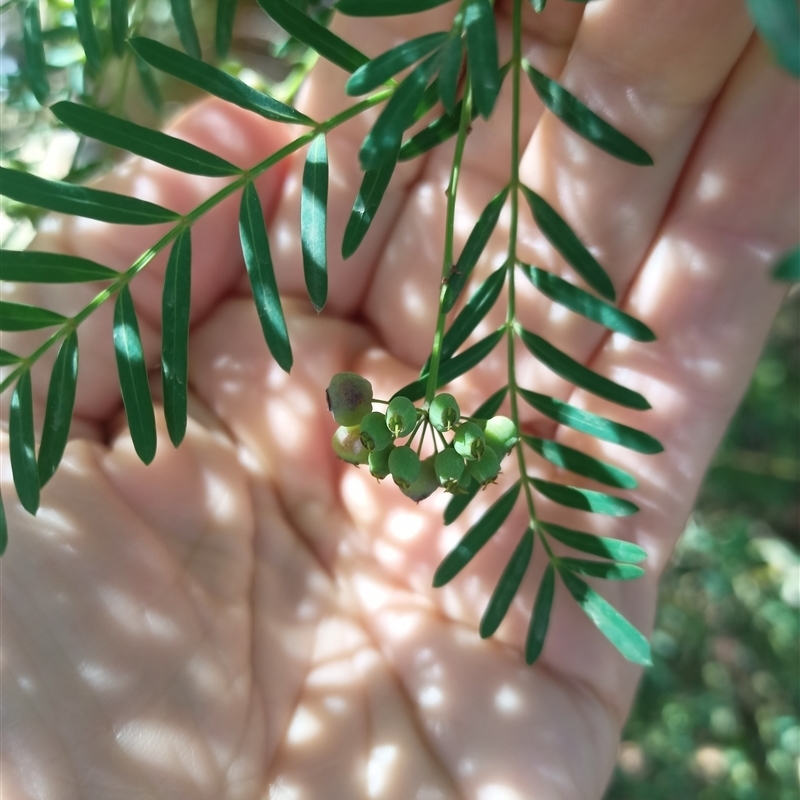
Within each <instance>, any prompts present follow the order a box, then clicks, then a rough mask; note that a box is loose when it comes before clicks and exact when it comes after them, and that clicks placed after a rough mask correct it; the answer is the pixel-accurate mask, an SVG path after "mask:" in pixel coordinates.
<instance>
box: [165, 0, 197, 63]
mask: <svg viewBox="0 0 800 800" xmlns="http://www.w3.org/2000/svg"><path fill="white" fill-rule="evenodd" d="M169 3H170V6H171V7H172V19H173V20H174V21H175V27H176V28H177V29H178V37H179V38H180V40H181V45H183V49H184V50H185V51H186V52H187V53H188V54H189V55H190V56H191V57H192V58H196V59H197V60H198V61H201V60H202V58H203V51H202V50H201V49H200V39H199V38H198V36H197V27H196V26H195V24H194V17H193V16H192V2H191V0H169Z"/></svg>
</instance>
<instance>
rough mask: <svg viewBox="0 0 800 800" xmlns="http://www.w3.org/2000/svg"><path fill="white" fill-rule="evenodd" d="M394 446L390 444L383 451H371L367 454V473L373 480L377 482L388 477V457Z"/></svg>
mask: <svg viewBox="0 0 800 800" xmlns="http://www.w3.org/2000/svg"><path fill="white" fill-rule="evenodd" d="M394 449H395V446H394V445H393V444H390V445H389V446H388V447H384V448H383V450H373V451H372V452H371V453H370V454H369V472H370V475H372V477H373V478H377V479H378V480H379V481H380V480H383V479H384V478H387V477H388V476H389V472H390V471H391V470H390V469H389V456H390V455H391V454H392V452H393V451H394Z"/></svg>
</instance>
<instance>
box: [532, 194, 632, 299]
mask: <svg viewBox="0 0 800 800" xmlns="http://www.w3.org/2000/svg"><path fill="white" fill-rule="evenodd" d="M521 188H522V193H523V194H524V195H525V199H526V200H527V201H528V205H529V206H530V209H531V213H532V214H533V218H534V219H535V220H536V224H537V225H538V226H539V230H540V231H541V232H542V233H543V234H544V236H545V237H546V238H547V240H548V241H549V242H550V244H552V245H553V247H555V249H556V250H558V252H559V253H561V255H562V256H563V257H564V258H565V259H566V261H567V263H568V264H569V265H570V266H572V267H573V269H574V270H575V271H576V272H577V273H578V274H579V275H580V276H581V277H582V278H583V279H584V280H585V281H586V283H588V284H589V286H591V287H592V289H594V290H595V291H596V292H598V293H599V294H601V295H603V297H605V298H607V299H609V300H613V299H614V298H615V297H616V292H615V291H614V285H613V284H612V283H611V278H609V277H608V274H607V273H606V271H605V270H604V269H603V268H602V267H601V266H600V264H599V263H598V262H597V260H596V259H595V257H594V256H593V255H592V254H591V253H590V252H589V251H588V250H587V249H586V248H585V247H584V246H583V244H582V242H581V241H580V239H578V237H577V236H576V235H575V233H574V232H573V230H572V228H570V226H569V225H568V224H567V223H566V222H565V221H564V219H563V218H562V217H561V216H560V215H559V214H558V212H557V211H556V210H555V209H554V208H553V207H552V206H551V205H550V204H549V203H548V202H547V201H546V200H545V199H544V198H543V197H540V196H539V195H538V194H536V192H534V191H532V190H531V189H529V188H528V187H527V186H523V187H521Z"/></svg>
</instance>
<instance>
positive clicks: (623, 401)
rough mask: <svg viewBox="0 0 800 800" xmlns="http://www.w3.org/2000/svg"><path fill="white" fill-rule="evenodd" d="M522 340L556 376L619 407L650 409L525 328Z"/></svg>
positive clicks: (630, 391)
mask: <svg viewBox="0 0 800 800" xmlns="http://www.w3.org/2000/svg"><path fill="white" fill-rule="evenodd" d="M517 332H518V333H519V337H520V339H522V343H523V344H524V345H525V347H527V348H528V350H529V351H530V353H531V354H532V355H533V356H535V357H536V358H537V359H538V360H539V361H541V362H542V364H544V365H545V366H546V367H548V368H549V369H551V370H552V371H553V372H555V373H556V375H560V376H561V377H562V378H564V379H565V380H568V381H569V382H570V383H574V384H575V385H576V386H580V388H581V389H586V391H587V392H591V393H592V394H595V395H597V396H598V397H602V398H604V399H605V400H610V401H611V402H612V403H616V404H617V405H620V406H626V407H627V408H636V409H639V410H640V411H641V410H645V409H648V408H650V407H651V406H650V403H648V402H647V400H646V399H645V398H644V397H643V396H642V395H641V394H639V392H635V391H633V389H628V388H626V387H625V386H620V384H618V383H616V382H615V381H612V380H609V379H608V378H605V377H603V376H602V375H599V374H598V373H596V372H595V371H594V370H591V369H589V368H588V367H585V366H584V365H583V364H581V363H580V362H579V361H576V360H575V359H574V358H571V357H570V356H568V355H567V354H566V353H564V352H563V351H561V350H559V349H558V348H557V347H554V346H553V345H552V344H550V342H548V341H547V340H546V339H543V338H542V337H541V336H537V335H536V334H535V333H532V332H531V331H526V330H525V329H524V328H518V331H517Z"/></svg>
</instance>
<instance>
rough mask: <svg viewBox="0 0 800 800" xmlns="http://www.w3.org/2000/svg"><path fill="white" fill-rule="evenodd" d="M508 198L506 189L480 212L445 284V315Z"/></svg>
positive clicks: (458, 293) (469, 272)
mask: <svg viewBox="0 0 800 800" xmlns="http://www.w3.org/2000/svg"><path fill="white" fill-rule="evenodd" d="M506 197H508V187H507V186H506V187H505V189H503V190H502V191H500V192H498V193H497V194H496V195H495V196H494V197H493V198H492V199H491V200H490V201H489V203H488V204H487V206H486V208H484V209H483V211H482V212H481V215H480V217H478V221H477V222H476V223H475V227H474V228H473V229H472V232H471V233H470V235H469V237H468V238H467V243H466V244H465V245H464V249H463V250H462V251H461V255H460V256H459V257H458V262H457V263H456V265H455V266H454V267H453V271H452V274H451V275H450V277H449V279H448V283H447V292H446V293H445V297H444V303H443V308H444V311H445V313H449V312H450V311H452V310H453V306H455V304H456V301H457V300H458V297H459V295H460V294H461V292H462V291H463V289H464V287H465V286H466V284H467V281H468V280H469V277H470V275H471V274H472V270H473V269H474V268H475V265H476V264H477V263H478V259H479V258H480V257H481V253H483V251H484V249H485V248H486V244H487V242H488V241H489V237H490V236H491V235H492V231H494V229H495V226H496V225H497V220H498V219H500V212H501V211H502V210H503V204H504V203H505V202H506Z"/></svg>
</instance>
